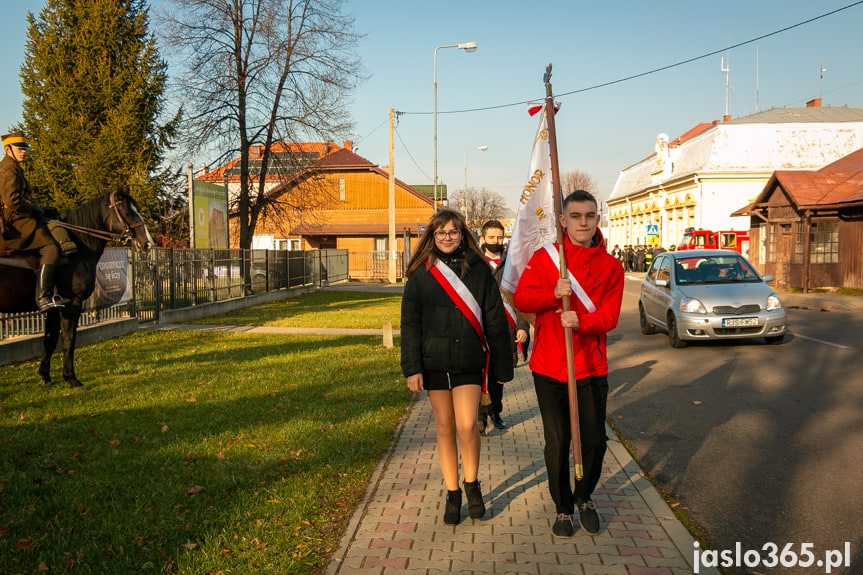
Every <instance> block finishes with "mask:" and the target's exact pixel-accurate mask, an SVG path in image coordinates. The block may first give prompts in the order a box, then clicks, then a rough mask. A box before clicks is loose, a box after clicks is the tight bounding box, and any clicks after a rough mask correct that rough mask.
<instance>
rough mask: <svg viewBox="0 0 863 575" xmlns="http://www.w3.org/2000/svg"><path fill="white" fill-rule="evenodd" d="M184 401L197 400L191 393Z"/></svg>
mask: <svg viewBox="0 0 863 575" xmlns="http://www.w3.org/2000/svg"><path fill="white" fill-rule="evenodd" d="M186 401H198V400H197V399H195V396H194V395H193V396H191V397H189V399H187V400H186Z"/></svg>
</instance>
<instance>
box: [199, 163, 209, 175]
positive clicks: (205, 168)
mask: <svg viewBox="0 0 863 575" xmlns="http://www.w3.org/2000/svg"><path fill="white" fill-rule="evenodd" d="M198 172H199V173H200V174H201V175H202V176H203V175H204V174H209V173H210V168H209V167H208V166H207V164H201V167H200V168H198Z"/></svg>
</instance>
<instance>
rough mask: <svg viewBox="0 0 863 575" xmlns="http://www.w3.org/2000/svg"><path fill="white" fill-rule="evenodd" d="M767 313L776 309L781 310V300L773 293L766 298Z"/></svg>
mask: <svg viewBox="0 0 863 575" xmlns="http://www.w3.org/2000/svg"><path fill="white" fill-rule="evenodd" d="M766 309H767V311H774V310H777V309H782V300H780V299H779V296H778V295H776V294H775V293H772V294H770V295H769V296H767V308H766Z"/></svg>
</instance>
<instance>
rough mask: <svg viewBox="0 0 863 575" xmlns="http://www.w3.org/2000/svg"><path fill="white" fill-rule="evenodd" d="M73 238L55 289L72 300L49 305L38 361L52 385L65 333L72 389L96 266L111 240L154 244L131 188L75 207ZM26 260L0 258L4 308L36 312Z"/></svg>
mask: <svg viewBox="0 0 863 575" xmlns="http://www.w3.org/2000/svg"><path fill="white" fill-rule="evenodd" d="M66 223H67V224H70V227H69V228H68V229H69V236H70V237H71V238H72V240H73V241H74V242H75V245H77V246H78V251H77V253H74V254H72V255H70V256H68V260H69V261H68V263H65V264H62V265H59V266H57V275H56V283H57V292H58V293H59V294H60V295H62V296H63V297H67V298H69V299H70V300H71V301H70V302H69V303H67V304H66V305H65V307H62V308H51V309H50V310H49V311H48V313H47V316H46V318H45V336H44V339H43V348H44V353H43V355H42V362H41V363H40V364H39V375H40V376H41V377H42V381H40V382H39V385H41V386H45V385H50V384H51V383H52V381H51V355H52V354H53V353H54V350H55V349H56V348H57V340H58V339H59V337H60V335H61V333H62V335H63V379H65V380H66V381H68V382H69V385H70V386H71V387H81V382H80V381H78V379H77V378H76V377H75V365H74V359H75V335H76V332H77V330H78V319H79V318H80V317H81V306H82V305H83V303H84V302H85V301H86V300H87V298H88V297H90V294H92V293H93V288H94V287H95V285H96V264H97V263H98V261H99V258H100V257H102V252H104V251H105V245H106V244H107V243H108V241H109V240H119V241H129V240H131V241H132V243H133V246H134V248H135V250H136V251H145V250H148V249H150V247H152V246H153V238H152V237H151V236H150V232H149V231H148V230H147V226H146V224H145V223H144V219H143V218H142V217H141V214H140V213H139V212H138V207H137V205H136V204H135V200H133V199H132V197H131V196H130V195H129V188H121V189H118V190H116V191H113V192H106V193H104V194H102V195H101V196H98V197H95V198H93V199H92V200H89V201H88V202H86V203H84V204H83V205H81V206H80V207H78V208H76V209H75V210H73V211H72V212H71V213H70V214H69V216H68V217H67V218H66ZM21 262H22V260H21V259H18V260H15V259H14V258H8V259H7V258H0V265H2V267H0V312H4V313H15V312H26V311H35V310H36V300H35V293H36V274H35V273H34V271H33V269H32V268H29V267H27V266H22V265H21Z"/></svg>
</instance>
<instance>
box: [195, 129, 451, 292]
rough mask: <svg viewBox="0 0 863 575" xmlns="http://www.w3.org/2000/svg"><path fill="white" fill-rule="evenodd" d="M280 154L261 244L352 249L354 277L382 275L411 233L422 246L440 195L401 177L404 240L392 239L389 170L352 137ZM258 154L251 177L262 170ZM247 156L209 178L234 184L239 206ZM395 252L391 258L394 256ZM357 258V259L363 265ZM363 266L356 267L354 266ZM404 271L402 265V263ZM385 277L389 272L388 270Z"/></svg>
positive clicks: (278, 149) (234, 237) (282, 148)
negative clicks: (360, 149)
mask: <svg viewBox="0 0 863 575" xmlns="http://www.w3.org/2000/svg"><path fill="white" fill-rule="evenodd" d="M273 151H274V155H275V156H277V157H278V158H279V162H280V163H279V164H277V165H276V168H275V169H273V168H271V169H270V170H271V171H270V175H269V176H268V179H271V180H272V183H268V184H267V187H266V192H265V193H266V194H267V195H268V196H270V197H271V198H272V200H273V204H272V206H273V207H272V208H268V209H267V210H266V212H265V213H264V214H263V215H262V217H261V219H260V220H259V221H258V223H257V225H256V228H255V235H254V238H253V247H255V248H267V249H301V250H311V249H346V250H348V251H349V252H350V259H351V267H352V269H351V276H352V277H381V276H380V274H381V272H380V270H381V269H383V270H386V263H387V262H386V259H387V257H391V254H392V250H393V249H394V250H396V251H397V254H398V258H399V259H400V258H401V254H402V252H403V250H404V243H405V242H404V238H405V236H409V237H411V238H413V241H414V243H415V242H416V238H417V237H418V234H419V233H420V230H421V228H423V227H424V226H425V224H426V223H427V222H428V221H429V219H430V218H431V216H432V215H433V214H434V202H433V201H432V199H430V198H428V197H427V196H425V195H423V194H422V193H420V192H418V191H416V190H415V189H414V188H412V187H411V186H409V185H407V184H405V183H404V182H402V181H401V180H399V179H398V178H396V180H395V224H396V225H395V229H396V245H395V246H392V247H390V246H389V245H388V244H389V239H388V238H389V171H388V168H382V167H379V166H377V165H375V164H373V163H372V162H370V161H369V160H367V159H365V158H363V157H361V156H359V155H357V154H356V153H354V152H353V145H352V142H350V141H346V142H344V143H343V145H342V146H338V145H336V144H334V143H333V142H322V143H302V144H278V145H277V146H274V147H273ZM260 154H261V150H260V149H256V150H255V151H254V153H253V154H252V163H251V166H250V172H251V174H250V179H252V180H254V179H255V176H256V172H255V170H256V169H257V170H259V169H260V168H259V167H257V168H256V165H255V163H254V162H255V161H258V163H259V160H257V158H259V157H260ZM238 163H239V159H236V160H233V161H232V162H230V163H229V164H226V165H225V166H223V167H222V168H220V169H219V170H217V171H214V172H212V173H210V174H206V175H203V176H201V179H207V180H213V181H216V182H220V181H226V182H227V185H228V196H229V198H230V199H231V202H232V204H234V198H236V196H237V194H238V190H239V170H238V168H237V166H238ZM230 227H231V245H232V246H234V247H237V246H238V237H239V233H238V232H237V218H236V208H235V205H232V213H231V218H230ZM388 254H390V255H388ZM354 263H357V265H356V266H355V265H354ZM354 268H356V269H354ZM398 268H399V274H400V273H401V265H399V266H398ZM383 274H384V275H385V274H386V272H385V271H384V272H383Z"/></svg>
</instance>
